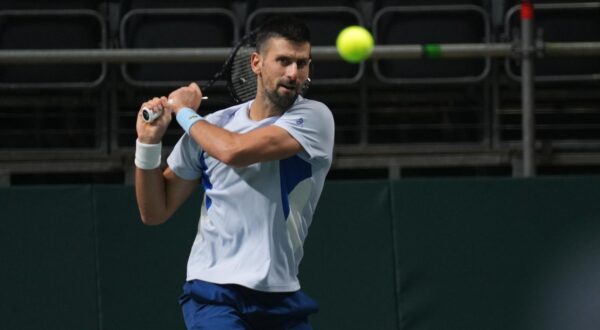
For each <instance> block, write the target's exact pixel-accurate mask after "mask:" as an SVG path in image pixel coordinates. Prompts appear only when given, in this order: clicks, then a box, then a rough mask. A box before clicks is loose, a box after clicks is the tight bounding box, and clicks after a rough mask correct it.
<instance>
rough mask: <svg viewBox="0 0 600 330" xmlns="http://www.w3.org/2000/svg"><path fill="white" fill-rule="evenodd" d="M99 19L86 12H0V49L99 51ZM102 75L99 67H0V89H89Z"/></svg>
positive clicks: (103, 70)
mask: <svg viewBox="0 0 600 330" xmlns="http://www.w3.org/2000/svg"><path fill="white" fill-rule="evenodd" d="M105 47H106V28H105V22H104V19H103V17H102V16H101V15H100V14H99V13H98V12H97V11H94V10H89V9H40V10H36V9H28V10H25V9H16V10H0V48H1V49H11V50H34V49H54V50H56V49H102V48H105ZM105 76H106V65H103V64H60V65H57V64H39V65H38V64H35V65H30V64H23V65H3V66H1V67H0V88H11V89H13V88H91V87H96V86H98V85H99V84H100V83H101V82H102V81H103V79H104V77H105Z"/></svg>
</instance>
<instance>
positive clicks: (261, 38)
mask: <svg viewBox="0 0 600 330" xmlns="http://www.w3.org/2000/svg"><path fill="white" fill-rule="evenodd" d="M274 37H280V38H284V39H287V40H290V41H293V42H298V43H303V42H309V43H310V31H309V30H308V27H307V26H306V24H305V23H304V22H303V21H302V20H300V19H299V18H297V17H295V16H293V15H287V14H280V15H276V16H272V17H270V18H269V19H268V20H266V21H265V22H264V23H262V24H261V25H260V27H259V28H258V31H257V32H256V50H257V51H258V52H260V51H261V50H262V49H261V48H262V47H263V45H264V43H265V42H266V41H267V40H269V39H270V38H274Z"/></svg>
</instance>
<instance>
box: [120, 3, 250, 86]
mask: <svg viewBox="0 0 600 330" xmlns="http://www.w3.org/2000/svg"><path fill="white" fill-rule="evenodd" d="M238 31H239V25H238V24H237V21H236V19H235V17H234V15H233V13H232V12H231V11H229V10H227V9H224V8H150V9H142V8H139V9H132V10H130V11H128V12H127V13H126V14H125V15H124V17H123V19H122V20H121V27H120V31H119V37H120V42H121V47H123V48H195V47H196V48H201V47H231V46H233V45H234V44H235V42H236V41H237V40H238ZM224 60H225V59H223V61H224ZM223 61H218V62H202V63H143V64H127V65H123V66H122V70H121V71H122V74H123V77H124V79H125V80H126V81H127V82H128V83H130V84H132V85H135V86H141V87H151V86H159V87H160V86H170V87H173V86H179V85H182V84H184V83H189V82H190V81H197V82H198V83H200V85H202V84H205V83H206V82H207V81H208V80H210V79H211V78H212V77H213V75H214V74H215V73H216V72H218V71H219V70H220V69H221V66H222V64H223Z"/></svg>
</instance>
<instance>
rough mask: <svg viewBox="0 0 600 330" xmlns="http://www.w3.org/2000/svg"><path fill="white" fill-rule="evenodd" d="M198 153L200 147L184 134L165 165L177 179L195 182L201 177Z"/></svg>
mask: <svg viewBox="0 0 600 330" xmlns="http://www.w3.org/2000/svg"><path fill="white" fill-rule="evenodd" d="M200 152H201V150H200V146H198V144H197V143H196V142H195V141H194V140H193V139H192V138H191V137H190V136H189V135H187V134H184V135H183V136H182V137H181V138H180V139H179V141H177V144H175V147H174V148H173V151H171V154H170V155H169V157H168V158H167V164H168V165H169V167H170V168H171V170H172V171H173V172H174V173H175V174H176V175H177V176H178V177H180V178H182V179H185V180H196V179H198V178H200V176H201V175H202V169H201V167H200V159H199V158H198V157H200Z"/></svg>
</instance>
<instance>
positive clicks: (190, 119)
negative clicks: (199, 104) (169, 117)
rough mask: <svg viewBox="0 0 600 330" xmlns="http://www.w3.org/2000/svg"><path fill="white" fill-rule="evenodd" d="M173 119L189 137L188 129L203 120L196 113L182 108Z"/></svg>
mask: <svg viewBox="0 0 600 330" xmlns="http://www.w3.org/2000/svg"><path fill="white" fill-rule="evenodd" d="M175 119H177V122H178V123H179V126H181V128H183V130H184V131H185V132H186V133H187V134H188V135H189V134H190V128H191V127H192V125H194V124H195V123H197V122H199V121H201V120H204V117H202V116H200V115H199V114H197V113H196V111H194V110H192V109H190V108H182V109H181V110H179V112H178V113H177V116H176V117H175Z"/></svg>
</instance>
